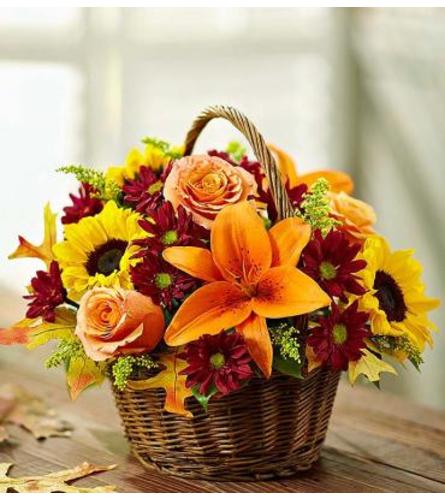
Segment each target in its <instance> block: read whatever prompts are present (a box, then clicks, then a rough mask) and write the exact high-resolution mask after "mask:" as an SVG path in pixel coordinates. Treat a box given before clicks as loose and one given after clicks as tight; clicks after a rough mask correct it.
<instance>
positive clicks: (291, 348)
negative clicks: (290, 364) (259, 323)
mask: <svg viewBox="0 0 445 500" xmlns="http://www.w3.org/2000/svg"><path fill="white" fill-rule="evenodd" d="M269 332H270V336H271V339H272V344H273V345H274V346H276V347H277V348H278V349H279V351H280V354H281V356H282V357H283V358H284V359H292V360H293V361H296V362H297V363H300V362H301V356H300V343H299V342H298V340H297V339H296V335H297V329H296V328H295V326H293V325H290V324H289V323H286V322H282V323H280V324H279V325H277V326H273V327H271V328H269Z"/></svg>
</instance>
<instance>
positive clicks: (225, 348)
mask: <svg viewBox="0 0 445 500" xmlns="http://www.w3.org/2000/svg"><path fill="white" fill-rule="evenodd" d="M181 357H182V358H183V359H185V360H186V361H187V362H188V364H189V366H188V367H187V368H185V369H184V370H182V371H181V372H180V374H181V375H187V380H186V384H185V385H186V386H187V387H195V386H199V387H198V390H199V392H200V393H201V394H208V392H209V390H210V388H211V387H212V385H215V387H216V389H217V390H218V391H219V392H220V393H221V394H228V393H229V392H232V391H236V390H237V389H239V388H240V387H241V383H242V382H243V381H245V380H247V379H249V378H251V377H252V375H253V372H252V369H251V367H250V362H251V361H252V358H251V357H250V354H249V352H248V351H247V347H246V344H245V343H244V340H243V338H242V337H241V335H239V334H238V333H227V332H222V333H220V334H219V335H203V336H202V337H201V338H200V339H199V340H196V341H195V342H190V343H189V344H187V345H186V346H185V350H184V353H183V354H182V355H181Z"/></svg>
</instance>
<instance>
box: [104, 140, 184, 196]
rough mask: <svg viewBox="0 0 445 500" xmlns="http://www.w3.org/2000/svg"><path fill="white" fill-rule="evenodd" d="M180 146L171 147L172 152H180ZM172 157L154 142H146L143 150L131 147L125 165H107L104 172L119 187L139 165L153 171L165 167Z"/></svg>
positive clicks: (134, 175) (130, 176) (131, 175)
mask: <svg viewBox="0 0 445 500" xmlns="http://www.w3.org/2000/svg"><path fill="white" fill-rule="evenodd" d="M181 149H182V148H181V147H178V148H173V149H172V150H171V151H172V153H178V154H180V153H181ZM171 159H172V156H170V155H169V154H167V153H166V152H165V151H164V150H163V149H162V148H160V147H158V146H156V145H155V144H151V143H150V144H147V145H146V146H145V149H144V150H143V151H140V150H139V149H137V148H133V149H131V150H130V152H129V153H128V155H127V158H126V159H125V165H123V166H118V167H109V168H108V170H107V171H106V173H105V178H106V179H107V180H108V181H113V182H114V183H115V184H117V185H118V186H119V187H121V186H122V185H123V183H124V181H125V180H126V179H134V178H135V177H136V174H137V173H138V172H139V169H140V168H141V166H143V165H145V166H147V167H150V168H151V169H152V170H154V171H158V170H160V169H161V168H163V167H165V166H166V165H167V164H168V162H169V161H170V160H171Z"/></svg>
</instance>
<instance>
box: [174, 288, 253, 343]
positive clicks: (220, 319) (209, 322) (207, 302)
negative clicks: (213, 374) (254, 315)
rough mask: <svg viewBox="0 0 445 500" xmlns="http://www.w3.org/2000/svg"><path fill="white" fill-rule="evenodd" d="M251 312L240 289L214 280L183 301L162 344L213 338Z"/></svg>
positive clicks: (250, 306)
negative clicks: (203, 336)
mask: <svg viewBox="0 0 445 500" xmlns="http://www.w3.org/2000/svg"><path fill="white" fill-rule="evenodd" d="M251 312H252V304H251V300H250V298H249V297H248V296H247V295H246V294H245V293H244V292H243V291H242V290H241V288H240V287H238V286H236V285H235V284H232V283H227V282H226V281H214V282H213V283H209V284H207V285H204V286H203V287H201V288H198V290H196V291H195V292H194V293H192V295H190V297H188V298H187V299H186V300H185V301H184V302H183V304H182V305H181V307H180V308H179V310H178V312H177V313H176V314H175V316H174V318H173V319H172V321H171V323H170V325H169V327H168V328H167V331H166V332H165V342H166V343H167V344H168V345H170V346H178V345H182V344H186V343H188V342H191V341H193V340H196V339H198V338H199V337H200V336H201V335H203V334H204V333H208V334H210V335H216V334H218V333H220V332H221V330H223V329H226V328H232V327H234V326H236V325H238V324H240V323H242V322H243V321H244V320H245V319H246V318H247V317H248V316H249V315H250V313H251Z"/></svg>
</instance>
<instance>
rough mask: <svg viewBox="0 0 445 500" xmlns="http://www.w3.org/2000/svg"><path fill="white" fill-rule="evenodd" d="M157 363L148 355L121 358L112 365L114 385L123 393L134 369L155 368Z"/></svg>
mask: <svg viewBox="0 0 445 500" xmlns="http://www.w3.org/2000/svg"><path fill="white" fill-rule="evenodd" d="M158 366H159V365H158V363H157V362H156V361H155V360H154V359H153V358H152V357H151V356H149V355H148V354H144V355H142V356H122V357H120V358H118V359H117V361H116V362H115V363H114V364H113V367H112V372H113V379H114V385H115V386H116V387H117V388H118V389H119V390H120V391H123V390H124V389H125V387H126V386H127V383H128V379H129V378H130V377H131V376H132V374H133V372H134V370H135V369H136V368H147V369H148V370H150V369H152V368H157V367H158Z"/></svg>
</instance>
